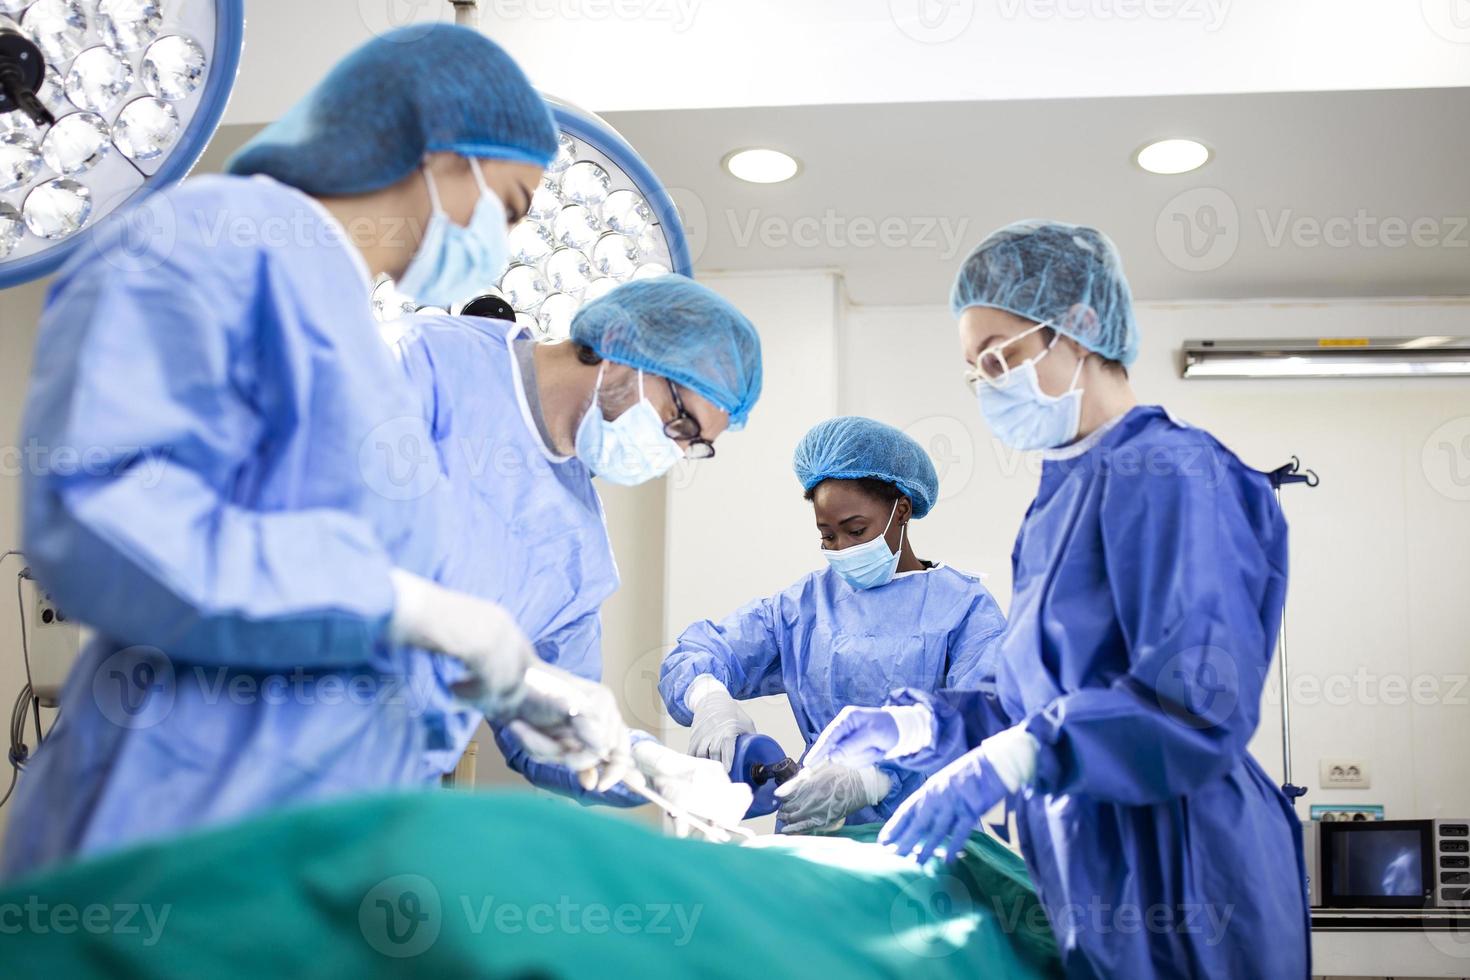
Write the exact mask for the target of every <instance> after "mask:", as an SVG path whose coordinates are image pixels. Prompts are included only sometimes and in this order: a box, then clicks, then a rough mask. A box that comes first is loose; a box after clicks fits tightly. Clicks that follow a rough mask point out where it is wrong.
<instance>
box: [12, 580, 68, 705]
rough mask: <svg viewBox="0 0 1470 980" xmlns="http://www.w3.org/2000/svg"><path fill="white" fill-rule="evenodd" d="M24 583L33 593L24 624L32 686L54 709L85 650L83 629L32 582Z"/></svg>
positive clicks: (45, 592) (41, 698)
mask: <svg viewBox="0 0 1470 980" xmlns="http://www.w3.org/2000/svg"><path fill="white" fill-rule="evenodd" d="M23 583H24V586H25V590H26V591H29V592H30V601H29V602H28V603H27V605H28V606H29V607H30V608H29V609H28V610H27V611H26V617H25V624H26V656H27V657H28V658H29V660H30V673H31V685H32V687H33V689H34V691H35V695H36V697H38V698H39V699H40V700H41V704H43V705H45V706H46V707H48V708H54V707H55V706H56V703H57V701H58V700H59V698H60V697H61V687H62V685H63V684H64V683H65V682H66V675H67V672H68V671H70V670H71V665H72V663H73V662H74V661H75V660H76V659H77V653H78V652H79V651H80V650H81V648H82V635H81V629H80V627H79V626H78V624H77V623H75V622H73V621H72V620H71V619H69V618H68V617H67V615H66V613H65V612H64V611H63V610H62V609H61V608H60V607H59V606H57V605H56V600H54V599H52V598H51V594H50V593H49V592H47V591H45V590H44V589H42V588H41V587H40V586H39V585H37V584H36V583H35V581H33V580H31V579H25V580H23Z"/></svg>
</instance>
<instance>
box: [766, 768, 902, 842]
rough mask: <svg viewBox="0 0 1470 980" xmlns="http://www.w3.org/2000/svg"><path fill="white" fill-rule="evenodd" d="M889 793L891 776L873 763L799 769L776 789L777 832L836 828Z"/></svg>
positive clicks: (891, 790)
mask: <svg viewBox="0 0 1470 980" xmlns="http://www.w3.org/2000/svg"><path fill="white" fill-rule="evenodd" d="M891 792H893V778H892V777H891V776H889V775H888V774H887V773H886V772H883V771H882V770H881V769H877V768H874V767H873V766H865V767H863V768H861V769H853V768H850V767H848V766H838V765H831V764H828V765H821V766H818V767H816V768H815V769H813V768H810V767H808V768H805V769H802V771H801V772H800V773H798V774H797V776H796V778H795V779H792V780H789V781H787V782H785V783H783V784H782V785H781V786H779V787H778V788H777V789H776V799H778V800H780V801H781V810H780V818H781V833H783V834H808V833H811V832H812V831H814V830H828V829H830V830H836V829H837V828H838V827H841V826H842V824H843V821H845V820H846V819H847V818H848V816H850V815H851V814H854V813H856V812H857V811H859V810H861V809H862V808H863V807H865V806H876V805H877V804H879V803H881V802H883V798H884V797H886V796H887V795H888V794H889V793H891Z"/></svg>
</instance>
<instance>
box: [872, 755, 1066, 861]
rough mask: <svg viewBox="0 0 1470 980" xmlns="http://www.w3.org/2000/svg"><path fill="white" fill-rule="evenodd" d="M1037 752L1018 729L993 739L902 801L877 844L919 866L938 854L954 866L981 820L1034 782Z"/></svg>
mask: <svg viewBox="0 0 1470 980" xmlns="http://www.w3.org/2000/svg"><path fill="white" fill-rule="evenodd" d="M1038 751H1039V746H1038V743H1037V741H1036V739H1035V738H1034V737H1033V736H1032V735H1031V734H1030V733H1029V732H1027V731H1026V730H1025V729H1024V728H1021V727H1019V726H1017V727H1014V728H1008V729H1006V730H1005V731H1003V732H999V733H998V734H995V735H992V736H991V737H990V738H987V739H986V740H985V741H984V742H981V743H980V747H979V748H977V749H973V750H971V751H970V752H967V753H965V754H964V755H962V756H960V757H959V758H958V759H956V760H955V761H954V762H951V763H950V764H949V765H947V766H945V767H944V768H943V769H941V770H939V771H938V772H936V773H935V774H934V775H933V776H930V777H929V779H928V780H927V781H926V782H925V783H924V785H923V786H920V787H919V789H918V791H917V792H915V793H914V794H913V795H912V796H910V797H909V798H908V799H906V800H904V801H903V803H902V804H900V805H899V808H898V809H897V810H896V811H895V812H894V814H893V816H892V817H891V818H890V819H889V821H888V822H887V823H886V824H884V825H883V829H882V830H881V831H880V832H879V834H878V843H880V844H886V845H888V846H889V847H892V848H893V849H894V850H895V851H897V852H898V853H899V854H902V855H909V854H912V855H914V857H915V859H916V860H917V861H918V862H919V863H920V864H922V863H923V862H925V861H927V860H929V858H930V857H931V856H932V855H934V854H935V853H936V852H939V851H943V852H944V855H945V860H948V861H952V860H954V859H955V858H956V857H958V856H959V851H960V849H961V848H962V847H963V846H964V842H965V840H966V838H968V837H969V835H970V831H972V830H974V829H975V825H976V824H977V823H979V822H980V818H981V817H983V816H985V814H986V813H988V812H990V809H991V808H992V807H994V806H995V805H996V804H997V803H999V802H1000V801H1001V800H1003V799H1005V798H1006V797H1007V796H1009V795H1010V794H1011V793H1014V792H1016V791H1018V790H1020V789H1022V788H1024V787H1026V786H1029V785H1030V784H1031V782H1032V780H1034V779H1035V778H1036V756H1037V753H1038Z"/></svg>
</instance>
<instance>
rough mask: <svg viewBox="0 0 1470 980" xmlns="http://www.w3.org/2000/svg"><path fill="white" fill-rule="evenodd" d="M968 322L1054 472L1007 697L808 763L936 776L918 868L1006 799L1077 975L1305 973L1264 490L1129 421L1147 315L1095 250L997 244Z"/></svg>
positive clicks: (1061, 228) (988, 382)
mask: <svg viewBox="0 0 1470 980" xmlns="http://www.w3.org/2000/svg"><path fill="white" fill-rule="evenodd" d="M951 306H952V309H953V311H954V313H955V316H956V317H957V318H958V320H959V336H960V349H961V354H962V356H963V358H964V362H965V365H966V374H967V378H968V380H969V381H970V383H971V384H972V386H973V388H974V391H975V393H976V397H977V399H978V402H979V409H980V412H981V414H982V415H983V417H984V419H985V422H986V423H987V424H988V425H989V427H990V429H991V431H992V432H993V433H994V435H995V436H996V438H997V439H999V440H1000V441H1001V442H1003V443H1005V444H1006V445H1008V446H1011V447H1013V448H1016V449H1024V450H1037V451H1039V452H1040V454H1041V458H1042V460H1043V465H1042V472H1041V480H1040V485H1039V486H1038V488H1037V492H1036V498H1035V499H1034V500H1033V501H1032V503H1031V507H1030V509H1029V510H1028V511H1027V514H1026V518H1025V520H1024V522H1023V524H1022V526H1021V530H1020V534H1019V536H1018V537H1017V539H1016V545H1015V549H1014V552H1013V559H1012V561H1013V582H1014V591H1013V595H1012V600H1011V605H1010V611H1009V624H1008V627H1007V630H1006V634H1005V637H1004V639H1003V641H1002V642H1001V645H1000V650H999V655H998V657H997V661H996V676H995V678H994V684H993V690H990V691H986V690H984V689H981V690H977V691H973V692H946V693H945V694H944V696H939V697H936V696H935V695H933V694H930V693H927V692H923V691H903V692H898V693H897V694H896V695H895V696H894V697H893V698H892V699H891V703H890V705H889V706H887V707H882V708H858V709H853V710H851V711H848V712H846V713H845V714H844V715H841V716H839V717H838V718H837V719H836V720H835V721H834V722H833V723H832V725H831V726H829V728H828V729H827V731H825V732H823V733H822V736H821V737H820V738H819V739H818V741H817V744H816V745H815V746H814V747H813V749H812V751H811V753H809V759H813V758H814V759H816V760H826V761H832V762H841V763H844V764H847V765H870V764H874V763H876V762H877V761H879V760H885V761H897V762H898V763H899V764H901V765H903V766H905V767H907V768H912V769H915V770H917V771H920V772H925V773H933V775H932V776H930V778H929V779H928V781H927V782H926V783H925V784H924V786H923V787H922V788H921V789H919V790H918V791H917V792H916V793H914V795H912V796H911V797H909V798H908V800H906V801H905V802H904V804H903V805H902V806H901V807H900V808H899V809H898V811H897V812H896V813H895V814H894V816H893V817H892V819H890V820H889V822H888V823H887V824H886V825H885V826H884V828H883V831H882V833H881V837H880V839H881V840H882V841H883V842H885V843H888V844H889V845H891V846H892V847H894V848H895V849H896V850H897V851H899V852H900V853H903V854H913V855H915V856H916V857H917V858H918V859H919V860H925V859H927V858H928V857H929V856H930V855H932V854H935V853H937V852H942V853H948V854H951V855H953V854H954V853H955V852H956V850H957V848H958V847H959V846H960V845H961V844H962V843H963V841H964V838H965V837H966V836H967V835H968V834H969V833H970V832H971V830H972V829H973V828H974V827H975V826H976V824H977V822H978V821H979V820H980V818H981V817H982V815H984V814H986V813H987V812H988V811H989V810H991V809H992V808H993V807H994V806H995V805H996V804H998V803H1000V802H1001V801H1003V800H1007V799H1008V800H1009V801H1010V804H1011V805H1012V806H1013V807H1014V808H1015V810H1016V816H1017V826H1018V828H1019V832H1020V841H1021V847H1022V851H1023V853H1024V854H1025V856H1026V860H1027V864H1028V866H1029V868H1030V870H1031V875H1032V878H1033V879H1034V881H1035V882H1036V885H1037V888H1038V890H1039V892H1040V894H1041V898H1042V900H1043V902H1044V903H1045V905H1046V907H1047V909H1048V912H1049V914H1050V917H1051V922H1052V926H1053V929H1054V930H1055V932H1056V935H1057V940H1058V944H1059V946H1060V948H1061V952H1062V956H1063V961H1064V965H1065V968H1066V972H1067V975H1068V976H1069V977H1165V976H1169V977H1174V976H1178V977H1186V976H1188V977H1225V976H1255V977H1297V978H1301V977H1305V976H1306V975H1307V972H1308V962H1309V950H1308V946H1307V935H1308V922H1307V902H1306V893H1305V874H1304V867H1303V863H1302V852H1301V831H1300V823H1299V821H1298V820H1297V817H1296V815H1295V814H1294V812H1293V809H1292V805H1291V803H1290V801H1288V800H1287V799H1286V797H1285V796H1284V795H1283V793H1282V792H1281V790H1280V788H1278V787H1277V785H1276V784H1275V782H1274V781H1273V780H1272V779H1271V778H1270V777H1269V776H1267V775H1266V773H1265V772H1264V771H1263V770H1262V768H1261V766H1260V765H1259V764H1258V763H1257V762H1256V760H1255V759H1253V758H1252V757H1251V755H1250V754H1249V752H1248V751H1247V750H1246V746H1247V744H1248V742H1249V741H1250V738H1251V735H1252V734H1253V733H1254V732H1255V730H1256V723H1257V720H1258V715H1259V708H1260V699H1261V690H1262V684H1263V682H1264V679H1265V677H1266V674H1267V670H1268V667H1269V664H1270V662H1271V655H1272V651H1273V649H1274V646H1275V641H1276V634H1277V629H1278V627H1279V624H1280V617H1281V610H1282V602H1283V600H1284V597H1285V592H1286V576H1287V540H1286V524H1285V521H1284V519H1283V518H1282V515H1281V512H1280V509H1279V508H1278V506H1277V504H1276V501H1275V499H1274V498H1273V496H1272V492H1271V488H1270V484H1269V482H1268V481H1267V479H1266V477H1265V475H1264V474H1262V473H1260V472H1257V471H1256V470H1253V469H1251V468H1250V467H1248V466H1246V465H1245V464H1244V463H1242V462H1241V461H1240V460H1239V459H1238V458H1237V457H1236V456H1235V454H1234V453H1232V452H1231V451H1230V450H1229V449H1227V448H1226V447H1225V446H1223V445H1222V444H1221V443H1220V442H1219V441H1218V440H1216V439H1215V438H1214V437H1213V436H1211V435H1210V434H1209V433H1208V432H1205V431H1204V430H1202V429H1198V428H1195V427H1194V426H1191V425H1189V424H1187V423H1185V422H1182V421H1180V420H1178V419H1176V418H1175V417H1173V416H1172V415H1170V414H1169V413H1168V412H1167V411H1166V410H1165V409H1163V408H1161V407H1159V406H1157V405H1139V404H1137V403H1136V399H1135V396H1134V394H1133V389H1132V386H1131V383H1130V381H1129V378H1128V372H1127V368H1128V365H1129V364H1131V363H1132V362H1133V360H1134V358H1135V357H1136V356H1137V353H1138V346H1139V330H1138V325H1137V323H1136V322H1135V320H1134V314H1133V308H1132V298H1131V295H1130V292H1129V288H1128V283H1127V280H1126V279H1125V278H1124V276H1123V267H1122V260H1121V258H1120V257H1119V255H1118V253H1117V251H1116V250H1115V248H1114V246H1113V244H1112V242H1111V241H1109V240H1108V239H1107V238H1106V237H1105V236H1104V235H1102V234H1101V233H1100V232H1098V231H1096V230H1095V229H1092V228H1087V227H1082V226H1077V225H1069V224H1063V223H1060V222H1052V221H1027V222H1020V223H1017V224H1014V225H1010V226H1007V227H1005V228H1002V229H1000V230H998V231H996V232H994V233H993V234H991V235H990V236H989V237H988V238H987V239H986V240H985V241H984V242H982V243H981V244H980V246H979V247H978V248H976V250H975V251H974V252H973V253H971V255H970V256H969V257H968V258H967V259H966V260H965V263H964V265H963V266H962V268H961V269H960V272H959V275H958V276H957V278H956V280H955V283H954V289H953V292H952V296H951ZM1094 908H1102V909H1105V910H1111V912H1110V913H1109V914H1110V915H1111V914H1116V915H1119V916H1121V915H1123V914H1127V915H1129V916H1130V917H1132V921H1135V922H1143V923H1147V927H1146V928H1138V929H1124V928H1120V927H1119V926H1118V924H1117V923H1118V921H1121V920H1114V919H1112V918H1106V917H1105V918H1104V919H1103V920H1101V921H1099V920H1098V919H1097V918H1096V917H1095V916H1091V917H1090V916H1089V914H1088V913H1087V910H1088V909H1094ZM1203 922H1211V923H1213V925H1212V926H1211V927H1209V928H1203V927H1201V926H1200V924H1201V923H1203Z"/></svg>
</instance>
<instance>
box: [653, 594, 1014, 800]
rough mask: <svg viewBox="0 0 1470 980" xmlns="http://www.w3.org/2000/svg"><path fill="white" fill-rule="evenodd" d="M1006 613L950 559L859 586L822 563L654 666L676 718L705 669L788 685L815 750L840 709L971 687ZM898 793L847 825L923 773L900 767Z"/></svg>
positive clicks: (985, 666)
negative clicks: (904, 693) (897, 693)
mask: <svg viewBox="0 0 1470 980" xmlns="http://www.w3.org/2000/svg"><path fill="white" fill-rule="evenodd" d="M1004 629H1005V617H1004V616H1002V614H1001V611H1000V607H999V606H998V605H997V604H996V602H995V599H994V598H993V597H992V596H991V595H990V593H989V592H988V591H986V589H985V586H984V585H982V584H981V583H980V580H979V578H977V577H975V576H973V575H967V574H965V573H964V572H961V571H958V570H956V569H953V568H949V567H947V566H938V567H935V568H930V569H926V570H924V571H917V572H904V573H901V574H899V575H896V576H894V577H893V579H892V580H891V581H889V582H888V583H887V584H886V585H882V586H879V587H877V588H873V589H854V588H853V587H852V586H850V585H848V584H847V582H846V581H845V580H843V578H842V576H840V575H838V574H837V573H836V572H834V571H832V570H831V569H830V568H824V569H822V570H821V571H818V572H813V573H811V574H810V575H807V576H805V577H803V578H802V579H800V580H799V581H798V582H796V584H794V585H792V586H791V587H789V588H787V589H786V590H785V591H783V592H779V593H777V594H776V595H774V596H770V597H768V598H764V599H757V600H756V601H754V602H752V603H750V604H749V605H746V606H744V607H743V608H741V609H739V610H736V611H735V612H734V613H732V614H731V615H730V616H728V617H726V618H725V619H724V620H722V621H721V622H719V623H713V622H711V621H709V620H703V621H701V622H698V623H695V624H694V625H692V626H690V627H689V628H688V629H686V630H685V631H684V633H683V634H682V635H681V636H680V637H679V643H678V645H677V646H676V647H675V648H674V649H673V651H671V652H670V653H669V655H668V656H667V657H666V658H665V659H664V662H663V667H662V669H661V670H660V672H659V692H660V693H661V694H662V695H663V699H664V704H665V705H667V707H668V709H669V713H670V714H671V715H673V717H674V720H675V721H677V722H679V724H681V725H688V724H690V723H691V721H692V720H693V716H692V714H691V713H690V711H689V709H688V708H687V707H685V704H684V695H685V692H686V691H687V690H688V688H689V685H690V684H691V683H692V682H693V681H694V679H695V678H697V677H699V676H700V675H702V674H708V675H710V676H712V677H714V678H715V679H717V680H719V681H720V682H721V683H722V684H724V685H725V687H726V688H728V689H729V691H730V693H731V694H732V695H734V696H735V697H736V698H740V699H744V698H754V697H760V696H762V695H767V694H780V693H785V695H786V697H787V699H788V700H789V701H790V702H791V710H792V713H793V714H795V716H796V723H797V725H798V727H799V728H800V729H801V734H802V738H804V739H805V740H806V745H807V747H808V748H810V747H811V744H812V742H813V741H815V740H816V737H817V736H818V735H819V734H821V732H822V729H824V728H826V727H827V725H828V724H829V723H830V722H831V721H832V719H833V718H835V717H836V716H837V713H838V712H839V711H841V710H842V709H843V708H844V707H846V706H848V705H850V704H855V705H878V704H883V703H884V701H885V700H886V698H887V696H888V694H889V693H890V692H892V691H893V690H895V689H897V688H904V687H912V688H921V689H924V690H935V689H938V688H942V687H968V686H972V685H974V684H976V683H978V682H979V681H980V680H981V679H982V678H984V677H986V676H989V675H990V674H991V673H993V671H994V661H995V657H996V653H997V650H998V648H999V643H1000V639H1001V634H1002V632H1003V631H1004ZM883 768H884V769H885V771H888V772H889V773H890V775H893V776H894V777H895V780H894V783H895V785H894V788H893V791H892V792H890V793H889V795H888V796H887V797H886V798H884V799H883V800H882V801H881V802H880V803H879V804H878V805H877V806H876V807H870V808H864V809H863V810H859V811H858V812H857V813H855V814H853V815H852V816H851V817H849V818H848V823H851V824H857V823H871V822H874V821H878V820H882V819H886V818H887V817H888V816H889V815H890V814H891V813H892V811H893V809H894V808H895V807H896V806H897V805H898V804H899V803H900V802H902V801H903V799H904V798H905V797H907V796H908V794H909V793H911V792H912V791H913V790H914V789H915V788H917V786H918V785H919V783H920V782H922V779H921V778H920V777H918V776H917V775H916V774H915V773H912V772H907V771H904V770H901V769H898V768H897V767H892V768H890V767H887V766H884V767H883Z"/></svg>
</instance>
